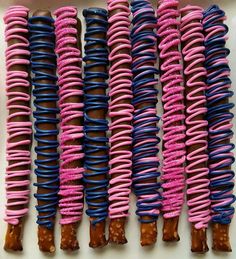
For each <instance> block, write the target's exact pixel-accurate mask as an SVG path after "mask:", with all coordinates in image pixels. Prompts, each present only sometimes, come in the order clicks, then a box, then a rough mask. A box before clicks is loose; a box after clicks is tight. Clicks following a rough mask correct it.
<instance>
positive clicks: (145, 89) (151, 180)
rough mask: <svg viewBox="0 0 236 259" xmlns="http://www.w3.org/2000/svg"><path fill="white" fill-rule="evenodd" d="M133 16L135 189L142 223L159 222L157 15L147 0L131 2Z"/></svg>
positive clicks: (133, 178)
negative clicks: (146, 217)
mask: <svg viewBox="0 0 236 259" xmlns="http://www.w3.org/2000/svg"><path fill="white" fill-rule="evenodd" d="M131 6H132V9H131V11H132V13H133V21H132V23H133V29H132V31H131V43H132V59H133V63H132V72H133V84H132V88H133V95H134V98H133V102H132V103H133V106H134V118H133V126H134V130H133V175H132V180H133V187H134V192H135V194H136V196H137V198H138V201H137V211H136V214H137V215H138V216H139V217H140V221H141V222H147V220H146V219H145V220H144V219H143V218H142V216H151V218H150V219H149V220H148V222H153V221H155V220H156V219H157V217H158V216H159V213H160V207H161V195H160V193H159V192H158V190H159V188H160V183H157V178H158V177H159V176H160V173H159V172H158V166H159V160H158V157H157V153H158V151H159V150H158V146H157V145H158V143H159V142H160V138H159V137H157V134H158V132H159V128H158V127H157V123H158V121H159V117H157V115H156V103H157V93H158V92H157V90H156V89H155V86H156V85H157V79H156V78H155V75H156V74H158V73H159V71H158V70H157V69H156V68H155V63H156V59H157V54H156V53H157V39H156V33H155V32H154V29H155V27H156V18H155V12H154V10H153V8H152V5H151V4H150V2H149V1H148V0H134V1H132V2H131Z"/></svg>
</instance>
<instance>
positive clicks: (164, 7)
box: [157, 0, 186, 218]
mask: <svg viewBox="0 0 236 259" xmlns="http://www.w3.org/2000/svg"><path fill="white" fill-rule="evenodd" d="M159 3H160V5H159V8H158V10H157V16H158V21H157V35H158V36H159V37H160V43H159V50H160V59H161V66H160V68H161V69H160V70H161V79H160V81H161V83H162V85H163V96H162V102H163V109H164V114H163V117H162V120H163V167H162V171H163V176H162V180H163V184H162V187H163V208H162V211H163V213H164V214H163V215H164V218H172V217H176V216H179V215H180V212H181V207H182V204H183V202H184V194H183V189H184V170H185V168H184V163H185V155H186V151H185V130H186V127H185V125H184V120H185V114H184V110H185V106H184V87H183V76H182V74H181V71H182V65H181V60H182V56H181V52H180V51H179V50H178V46H179V44H180V33H179V30H178V27H179V21H178V20H177V18H178V17H179V11H178V1H176V0H167V1H166V0H162V1H159Z"/></svg>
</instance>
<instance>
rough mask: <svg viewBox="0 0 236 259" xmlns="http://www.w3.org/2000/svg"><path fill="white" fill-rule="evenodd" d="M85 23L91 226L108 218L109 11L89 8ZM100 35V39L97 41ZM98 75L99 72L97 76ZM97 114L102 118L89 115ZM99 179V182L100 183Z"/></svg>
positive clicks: (88, 202) (86, 120) (87, 143)
mask: <svg viewBox="0 0 236 259" xmlns="http://www.w3.org/2000/svg"><path fill="white" fill-rule="evenodd" d="M83 15H84V17H85V20H86V25H87V27H86V33H85V41H86V45H85V57H84V61H85V62H86V65H85V77H84V83H85V89H84V91H85V170H86V171H85V174H84V182H85V184H86V189H85V192H86V201H87V204H88V207H89V208H88V209H87V211H86V213H87V214H88V216H90V217H92V218H93V219H92V223H93V224H96V223H98V222H101V221H104V220H105V219H106V217H107V215H108V199H107V196H108V191H107V189H108V182H109V181H108V172H109V167H108V160H109V155H108V138H107V136H106V132H107V131H108V121H107V120H106V114H107V110H108V100H109V97H108V96H107V95H106V89H107V87H108V85H107V82H106V80H107V79H108V72H107V66H108V49H107V40H106V34H107V27H108V21H107V11H106V10H104V9H101V8H89V9H86V10H84V11H83ZM98 35H99V37H98ZM94 71H97V72H94ZM90 112H97V114H99V118H97V117H95V116H94V115H92V116H91V115H90V114H91V113H90ZM99 178H100V179H99Z"/></svg>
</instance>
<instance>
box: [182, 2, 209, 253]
mask: <svg viewBox="0 0 236 259" xmlns="http://www.w3.org/2000/svg"><path fill="white" fill-rule="evenodd" d="M202 18H203V14H202V8H200V7H198V6H190V5H189V6H186V7H185V8H183V9H181V26H180V31H181V34H182V36H181V42H182V53H183V58H184V76H185V91H186V127H187V131H186V135H187V141H186V147H187V166H186V174H187V178H188V179H187V198H188V202H187V204H188V207H189V211H188V215H189V222H190V223H192V231H191V232H192V248H191V250H192V252H198V253H204V252H207V251H208V246H207V242H206V229H207V227H208V222H209V220H210V207H209V206H210V203H211V202H210V198H209V194H210V191H209V179H208V177H209V175H208V174H209V170H208V167H207V162H208V154H207V146H208V143H207V135H208V133H207V121H206V119H205V116H206V112H207V108H206V96H205V90H206V83H205V79H206V69H205V68H204V61H205V57H204V50H205V48H204V45H203V44H204V36H203V28H202V24H201V20H202Z"/></svg>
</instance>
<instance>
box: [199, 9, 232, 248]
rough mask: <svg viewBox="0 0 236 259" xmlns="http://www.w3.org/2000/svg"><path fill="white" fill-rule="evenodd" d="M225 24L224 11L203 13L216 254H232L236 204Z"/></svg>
mask: <svg viewBox="0 0 236 259" xmlns="http://www.w3.org/2000/svg"><path fill="white" fill-rule="evenodd" d="M225 20H226V16H225V13H224V11H223V10H221V9H220V8H219V7H218V6H217V5H213V6H210V7H209V8H208V9H207V10H206V11H205V12H204V13H203V30H204V36H205V48H206V50H205V57H206V62H205V67H206V70H207V81H206V83H207V91H206V97H207V109H208V111H207V120H208V132H209V135H208V152H209V163H208V165H209V170H210V172H209V176H210V191H211V196H210V198H211V217H212V219H211V221H212V231H213V247H212V248H213V249H214V250H216V251H223V252H231V251H232V249H231V245H230V238H229V227H230V223H231V219H232V217H233V215H234V207H233V206H232V204H233V203H234V201H235V195H234V194H233V188H234V171H233V170H232V169H231V166H232V163H233V162H234V160H235V159H234V155H233V153H232V150H233V149H234V144H233V143H232V142H231V138H232V137H233V131H232V126H233V125H232V119H233V116H234V115H233V113H232V112H231V109H232V108H233V107H234V104H233V103H230V101H229V98H230V97H232V96H233V91H231V90H230V87H231V80H230V78H229V76H230V68H229V65H228V60H227V56H228V54H229V49H227V48H226V47H225V44H226V40H227V32H228V27H227V25H225V24H224V21H225Z"/></svg>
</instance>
